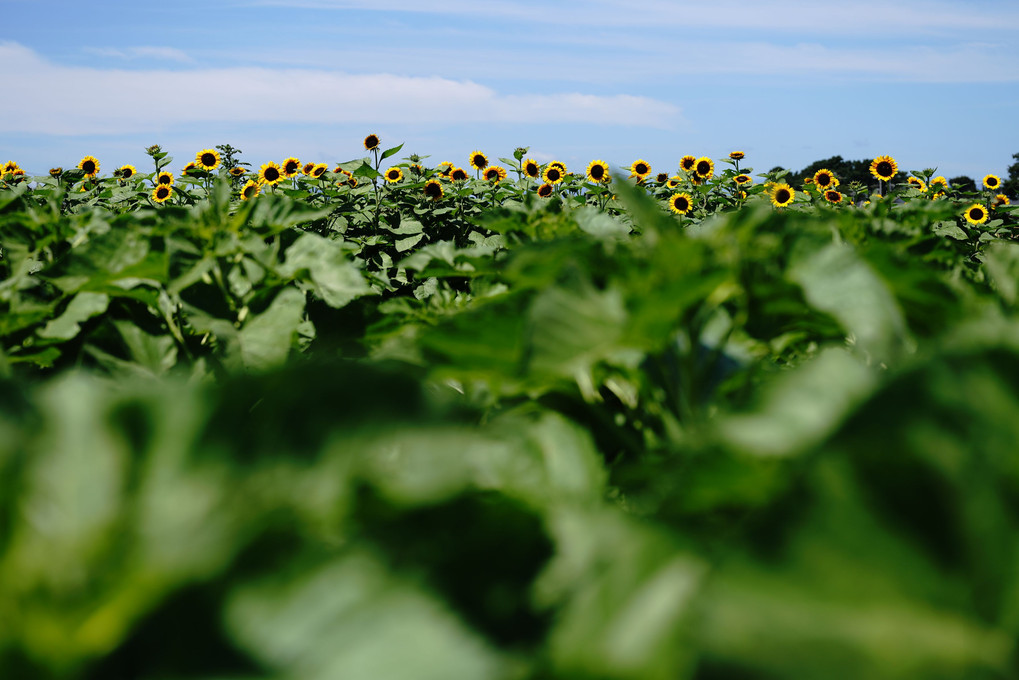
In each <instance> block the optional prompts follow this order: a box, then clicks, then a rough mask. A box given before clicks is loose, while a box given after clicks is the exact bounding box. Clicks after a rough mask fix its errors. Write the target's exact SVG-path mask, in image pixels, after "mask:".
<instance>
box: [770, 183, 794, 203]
mask: <svg viewBox="0 0 1019 680" xmlns="http://www.w3.org/2000/svg"><path fill="white" fill-rule="evenodd" d="M794 198H796V192H795V191H793V188H792V187H791V186H789V185H788V184H786V183H785V182H782V183H781V184H776V185H775V186H773V187H772V188H771V204H772V205H774V206H775V207H776V208H784V207H786V206H787V205H789V204H791V203H792V202H793V199H794Z"/></svg>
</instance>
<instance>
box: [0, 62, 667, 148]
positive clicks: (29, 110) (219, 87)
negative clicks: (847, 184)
mask: <svg viewBox="0 0 1019 680" xmlns="http://www.w3.org/2000/svg"><path fill="white" fill-rule="evenodd" d="M0 63H3V64H5V66H6V69H7V71H6V73H5V75H4V94H5V96H6V97H8V98H9V99H10V101H17V102H18V103H19V104H18V107H19V112H20V115H19V116H16V117H12V118H10V119H8V121H7V122H6V123H5V128H7V129H8V130H9V131H20V132H34V133H49V134H73V135H82V134H114V133H116V134H123V133H129V132H139V131H147V130H162V129H169V128H172V127H173V126H175V125H180V124H185V123H194V122H232V123H237V124H245V123H337V122H344V123H352V122H363V123H369V124H385V123H407V122H414V123H442V124H449V123H450V122H451V121H454V122H461V123H471V122H474V123H481V122H485V123H500V122H512V123H517V124H519V123H528V122H534V123H538V122H541V123H557V122H573V123H584V122H588V123H593V124H622V125H642V126H648V127H656V128H666V129H667V128H671V127H674V126H676V125H678V124H679V123H680V122H681V120H682V117H681V113H680V110H679V108H678V107H677V106H675V105H673V104H669V103H666V102H662V101H658V100H655V99H652V98H648V97H641V96H634V95H630V94H625V93H621V94H614V95H591V94H584V93H577V92H560V93H553V94H547V93H546V94H512V95H508V94H502V93H500V92H498V91H496V90H494V89H492V88H490V87H486V86H484V85H480V84H478V83H475V82H471V81H467V80H452V79H449V78H441V77H435V76H431V77H428V76H413V77H412V76H398V75H392V74H385V73H378V74H359V75H352V74H349V73H344V72H340V71H329V70H314V69H273V68H250V67H238V68H218V69H187V70H175V71H174V70H122V69H98V68H82V67H67V66H60V65H55V64H51V63H49V62H47V61H45V60H43V59H42V58H40V57H39V56H38V55H37V54H36V53H35V52H33V51H32V50H30V49H28V48H26V47H24V46H22V45H19V44H16V43H0Z"/></svg>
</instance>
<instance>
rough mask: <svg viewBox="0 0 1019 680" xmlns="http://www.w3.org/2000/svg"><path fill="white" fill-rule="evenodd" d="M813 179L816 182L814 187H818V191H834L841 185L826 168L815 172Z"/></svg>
mask: <svg viewBox="0 0 1019 680" xmlns="http://www.w3.org/2000/svg"><path fill="white" fill-rule="evenodd" d="M812 179H813V180H814V185H815V186H816V187H817V189H818V191H824V190H826V189H834V188H835V187H837V186H838V185H839V181H838V180H837V179H835V175H834V174H833V173H832V171H831V170H827V169H824V168H822V169H821V170H818V171H817V172H815V173H814V176H813V178H812Z"/></svg>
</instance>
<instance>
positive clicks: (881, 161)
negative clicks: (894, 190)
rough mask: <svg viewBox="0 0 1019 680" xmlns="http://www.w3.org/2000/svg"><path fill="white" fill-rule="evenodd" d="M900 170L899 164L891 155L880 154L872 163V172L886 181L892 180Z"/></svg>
mask: <svg viewBox="0 0 1019 680" xmlns="http://www.w3.org/2000/svg"><path fill="white" fill-rule="evenodd" d="M898 171H899V164H898V163H896V162H895V159H894V158H892V157H891V156H878V157H877V158H875V159H874V160H873V161H871V163H870V174H872V175H874V177H876V178H877V179H881V180H884V181H886V182H889V181H891V179H892V178H893V177H895V173H897V172H898Z"/></svg>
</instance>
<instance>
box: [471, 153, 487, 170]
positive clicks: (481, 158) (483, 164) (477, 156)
mask: <svg viewBox="0 0 1019 680" xmlns="http://www.w3.org/2000/svg"><path fill="white" fill-rule="evenodd" d="M471 167H472V168H474V169H475V170H484V169H485V168H487V167H488V156H486V155H485V154H483V153H481V152H480V151H471Z"/></svg>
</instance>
